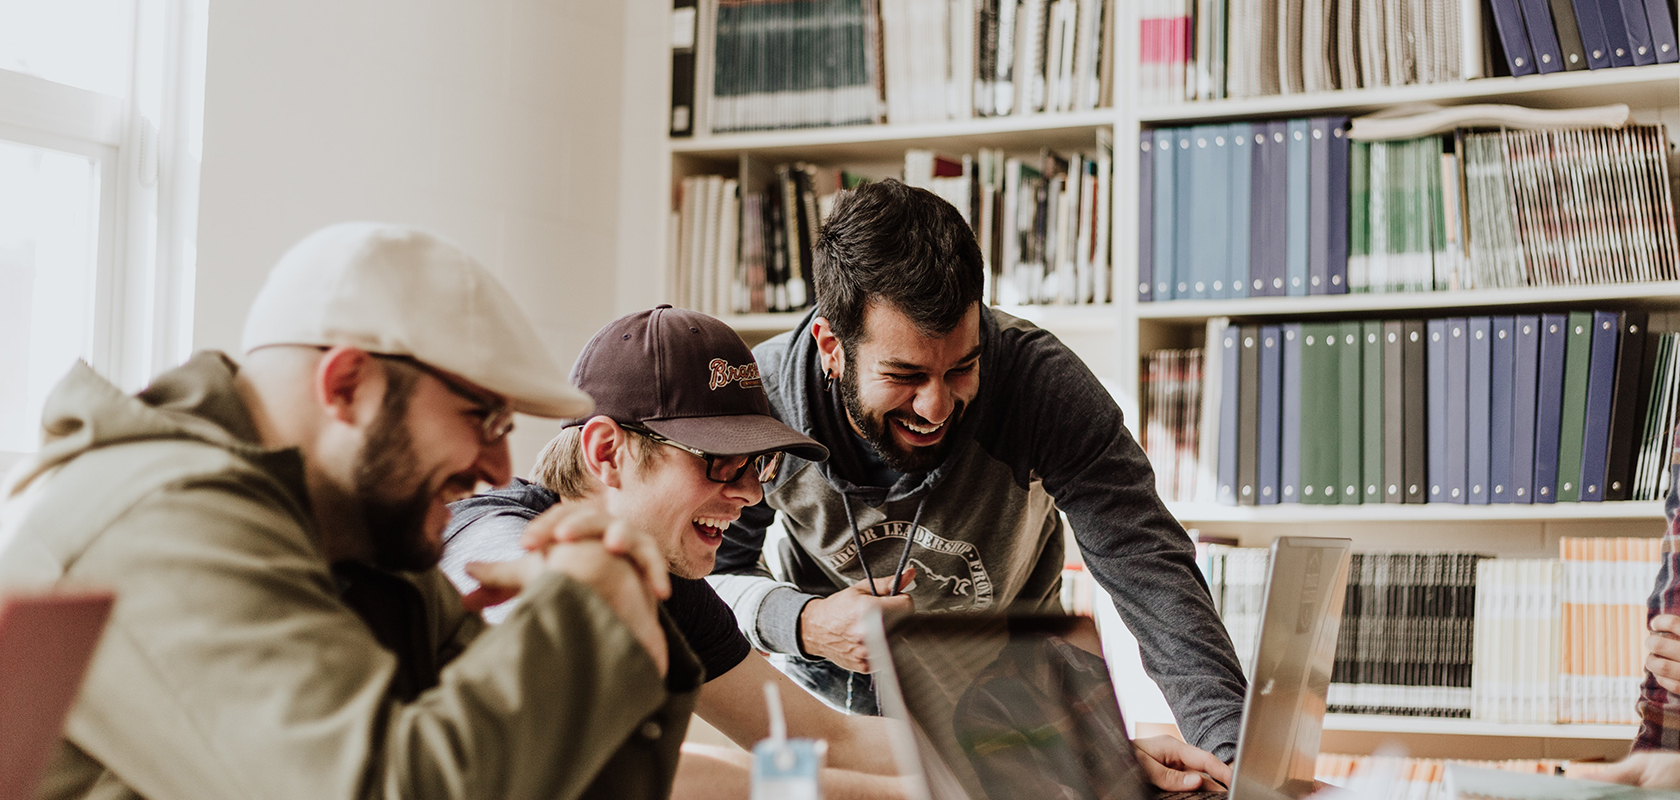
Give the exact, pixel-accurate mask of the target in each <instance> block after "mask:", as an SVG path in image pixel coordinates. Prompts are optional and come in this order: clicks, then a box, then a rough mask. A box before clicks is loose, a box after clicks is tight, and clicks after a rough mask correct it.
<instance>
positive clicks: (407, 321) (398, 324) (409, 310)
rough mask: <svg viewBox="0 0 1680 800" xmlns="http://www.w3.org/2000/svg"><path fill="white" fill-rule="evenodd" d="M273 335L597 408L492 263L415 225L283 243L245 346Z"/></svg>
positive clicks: (265, 343)
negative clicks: (402, 360)
mask: <svg viewBox="0 0 1680 800" xmlns="http://www.w3.org/2000/svg"><path fill="white" fill-rule="evenodd" d="M272 345H306V346H313V347H334V346H339V345H344V346H348V347H356V348H360V349H362V350H366V351H368V352H370V353H379V354H383V355H393V356H408V357H410V358H414V359H416V360H418V361H422V362H424V363H426V364H427V365H430V366H432V367H436V368H438V369H441V370H444V371H446V372H450V373H454V374H455V375H459V376H461V377H462V378H466V379H467V380H469V381H472V382H473V383H475V384H478V385H479V386H482V387H484V388H485V389H488V390H490V391H492V392H495V393H497V394H499V395H502V396H503V397H506V398H507V399H508V402H509V404H510V405H511V406H512V407H513V410H515V411H519V412H522V413H525V414H532V415H535V416H539V417H578V416H582V415H585V414H588V413H589V412H590V410H591V409H592V408H593V407H594V404H593V403H592V402H590V399H589V396H588V395H586V394H584V393H583V392H581V391H579V390H578V389H577V388H576V387H574V386H572V384H571V383H570V382H568V381H567V380H566V377H565V373H564V372H562V371H561V370H560V365H559V364H558V363H557V362H556V361H555V360H554V357H553V356H552V355H550V354H549V352H548V349H547V348H546V347H544V346H543V344H542V341H541V340H540V339H538V337H537V332H536V330H535V329H534V328H532V326H531V323H530V321H529V320H528V319H526V317H525V313H524V312H523V311H521V310H520V309H519V306H518V305H517V304H515V303H514V300H513V296H512V295H509V294H508V292H507V290H506V289H504V288H502V284H501V283H500V282H499V281H497V280H496V277H495V276H494V275H491V274H490V271H489V270H487V269H485V268H484V266H483V265H482V264H479V263H478V261H476V260H474V259H473V257H472V256H470V255H467V253H466V252H465V251H463V250H461V249H460V248H459V247H456V246H455V245H453V244H450V243H449V242H446V241H444V240H442V239H440V238H438V237H437V236H435V235H433V234H431V233H427V232H426V231H423V230H420V229H419V228H415V227H412V226H409V225H396V224H387V223H378V222H344V223H339V224H337V225H329V226H327V227H325V228H322V229H320V230H318V231H316V232H314V233H312V234H310V235H309V236H307V237H305V238H304V239H303V241H301V242H298V243H297V244H295V245H293V246H292V249H290V250H288V251H286V254H285V255H283V256H281V257H280V261H279V262H278V263H276V264H275V265H274V269H273V271H271V272H269V274H268V282H267V283H265V284H263V288H262V291H261V292H260V293H258V294H257V301H256V303H255V304H253V305H252V306H251V314H250V316H249V317H248V318H247V319H246V320H245V337H244V347H245V352H247V353H249V352H251V351H253V350H256V349H257V348H260V347H269V346H272Z"/></svg>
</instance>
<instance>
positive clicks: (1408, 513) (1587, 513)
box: [1167, 500, 1663, 525]
mask: <svg viewBox="0 0 1680 800" xmlns="http://www.w3.org/2000/svg"><path fill="white" fill-rule="evenodd" d="M1167 510H1168V511H1170V512H1172V515H1173V516H1174V517H1176V518H1177V519H1178V520H1179V522H1183V523H1192V522H1241V523H1251V524H1261V525H1300V524H1308V523H1315V522H1328V523H1334V522H1547V521H1554V520H1555V521H1563V520H1595V519H1604V520H1609V519H1635V520H1637V519H1651V520H1661V519H1663V504H1662V501H1660V500H1639V501H1632V500H1624V501H1614V502H1606V503H1537V504H1534V505H1517V504H1501V503H1494V504H1489V505H1485V506H1472V505H1458V504H1456V503H1424V504H1421V505H1400V504H1395V503H1371V504H1368V505H1357V506H1352V505H1350V506H1314V505H1301V504H1298V503H1281V504H1278V505H1272V506H1227V505H1219V504H1216V503H1182V502H1169V503H1167Z"/></svg>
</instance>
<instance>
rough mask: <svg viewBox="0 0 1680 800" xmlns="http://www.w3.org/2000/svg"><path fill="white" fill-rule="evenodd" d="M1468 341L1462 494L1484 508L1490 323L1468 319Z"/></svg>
mask: <svg viewBox="0 0 1680 800" xmlns="http://www.w3.org/2000/svg"><path fill="white" fill-rule="evenodd" d="M1469 338H1470V342H1469V344H1470V357H1469V365H1470V366H1469V373H1470V387H1469V390H1468V394H1467V398H1466V406H1467V407H1468V409H1469V421H1468V422H1467V424H1466V427H1467V430H1468V432H1469V436H1468V437H1467V438H1466V439H1465V447H1466V448H1467V449H1468V451H1469V455H1468V457H1467V458H1466V470H1467V471H1466V473H1465V476H1464V482H1465V494H1466V495H1467V497H1468V499H1469V502H1470V503H1471V504H1472V505H1487V504H1488V503H1489V502H1490V495H1489V489H1490V486H1489V484H1488V478H1489V473H1490V471H1491V470H1490V466H1491V464H1490V462H1491V453H1490V452H1489V450H1488V444H1489V442H1490V441H1491V433H1492V431H1491V430H1490V428H1491V427H1492V408H1493V402H1492V383H1493V320H1492V319H1490V318H1488V317H1471V318H1470V337H1469Z"/></svg>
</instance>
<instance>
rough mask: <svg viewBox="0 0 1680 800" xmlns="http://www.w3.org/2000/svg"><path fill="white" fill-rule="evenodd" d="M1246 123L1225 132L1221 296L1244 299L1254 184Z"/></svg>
mask: <svg viewBox="0 0 1680 800" xmlns="http://www.w3.org/2000/svg"><path fill="white" fill-rule="evenodd" d="M1250 127H1251V126H1250V125H1249V124H1248V123H1246V122H1233V123H1231V125H1230V127H1229V129H1228V130H1227V132H1226V137H1227V138H1228V139H1229V140H1230V146H1231V150H1230V155H1231V163H1230V170H1231V171H1230V173H1229V175H1230V178H1229V180H1230V185H1229V187H1228V188H1227V192H1226V193H1227V195H1228V196H1229V198H1230V202H1231V211H1230V220H1231V233H1230V236H1229V237H1227V243H1228V244H1229V245H1230V252H1229V254H1228V255H1227V257H1226V259H1227V260H1226V269H1225V281H1226V282H1225V296H1226V297H1247V296H1248V294H1249V288H1250V286H1251V284H1250V283H1249V280H1250V279H1249V276H1248V272H1249V270H1248V261H1249V259H1248V251H1249V247H1250V242H1251V239H1250V238H1249V237H1250V235H1251V232H1250V230H1249V228H1250V222H1251V219H1250V216H1249V215H1250V214H1251V213H1253V212H1252V211H1251V210H1250V208H1249V205H1250V201H1251V200H1252V199H1253V198H1252V197H1251V196H1250V194H1251V193H1252V192H1253V188H1252V187H1253V183H1254V133H1253V131H1252V130H1250Z"/></svg>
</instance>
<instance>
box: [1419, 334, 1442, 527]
mask: <svg viewBox="0 0 1680 800" xmlns="http://www.w3.org/2000/svg"><path fill="white" fill-rule="evenodd" d="M1424 335H1425V336H1427V337H1428V338H1429V341H1428V342H1427V343H1426V345H1425V351H1426V355H1425V359H1426V361H1425V367H1426V372H1427V374H1428V375H1429V378H1428V383H1426V384H1425V391H1426V392H1428V398H1429V416H1428V417H1427V418H1426V420H1427V422H1426V424H1427V425H1428V426H1429V439H1428V440H1427V441H1428V443H1429V444H1428V448H1429V450H1428V458H1429V472H1428V475H1427V478H1428V484H1427V486H1426V488H1425V489H1424V496H1425V497H1426V498H1428V500H1427V502H1430V503H1444V502H1446V501H1447V489H1446V485H1447V321H1446V320H1444V319H1432V320H1429V321H1428V322H1426V323H1424Z"/></svg>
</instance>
